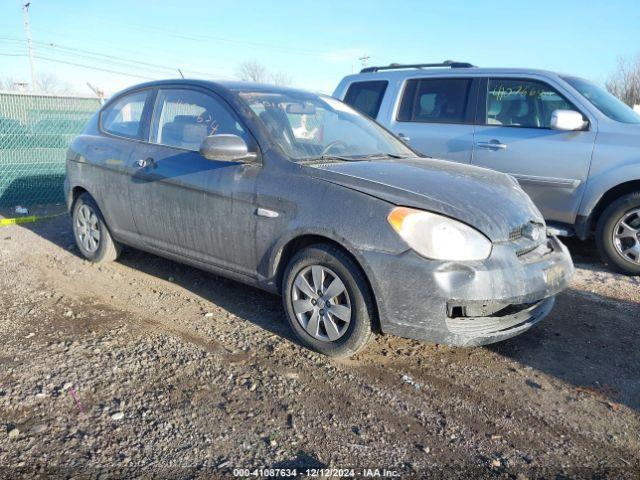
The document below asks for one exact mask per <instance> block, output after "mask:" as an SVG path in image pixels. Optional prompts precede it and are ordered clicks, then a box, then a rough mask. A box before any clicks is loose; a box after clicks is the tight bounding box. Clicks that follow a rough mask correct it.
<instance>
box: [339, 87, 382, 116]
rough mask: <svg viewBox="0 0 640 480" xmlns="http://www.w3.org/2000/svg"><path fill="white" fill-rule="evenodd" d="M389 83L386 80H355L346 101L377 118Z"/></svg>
mask: <svg viewBox="0 0 640 480" xmlns="http://www.w3.org/2000/svg"><path fill="white" fill-rule="evenodd" d="M388 84H389V82H387V81H386V80H376V81H371V82H354V83H352V84H351V85H349V89H348V90H347V94H346V95H345V97H344V103H346V104H347V105H351V106H352V107H353V108H355V109H356V110H358V111H359V112H361V113H364V114H365V115H368V116H369V117H371V118H376V117H377V116H378V112H379V111H380V105H381V104H382V99H383V98H384V93H385V92H386V91H387V85H388Z"/></svg>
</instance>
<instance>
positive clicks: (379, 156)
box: [351, 152, 409, 160]
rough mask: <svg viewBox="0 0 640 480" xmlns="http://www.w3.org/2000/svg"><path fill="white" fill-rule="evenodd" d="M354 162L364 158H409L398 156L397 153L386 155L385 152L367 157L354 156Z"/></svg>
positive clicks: (370, 154)
mask: <svg viewBox="0 0 640 480" xmlns="http://www.w3.org/2000/svg"><path fill="white" fill-rule="evenodd" d="M351 158H352V159H354V160H360V159H363V158H369V159H370V158H409V157H406V156H404V155H398V154H397V153H384V152H380V153H369V154H367V155H354V156H353V157H351Z"/></svg>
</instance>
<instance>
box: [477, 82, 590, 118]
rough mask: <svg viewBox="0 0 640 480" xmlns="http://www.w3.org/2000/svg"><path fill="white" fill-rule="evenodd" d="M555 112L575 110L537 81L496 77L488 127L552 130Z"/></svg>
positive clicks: (489, 100)
mask: <svg viewBox="0 0 640 480" xmlns="http://www.w3.org/2000/svg"><path fill="white" fill-rule="evenodd" d="M555 110H575V111H578V109H577V108H576V107H574V106H573V105H572V104H571V102H569V101H568V100H567V99H565V98H564V97H563V96H562V95H561V94H560V93H559V92H558V91H557V90H556V89H555V88H553V87H551V86H550V85H548V84H546V83H544V82H540V81H537V80H525V79H514V78H492V79H489V82H488V91H487V117H486V122H485V123H486V124H487V125H503V126H508V127H523V128H551V115H552V114H553V112H554V111H555Z"/></svg>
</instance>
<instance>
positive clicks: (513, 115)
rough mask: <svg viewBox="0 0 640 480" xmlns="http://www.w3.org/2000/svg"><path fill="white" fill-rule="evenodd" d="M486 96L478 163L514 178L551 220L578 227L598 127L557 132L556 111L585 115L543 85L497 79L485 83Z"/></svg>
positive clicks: (475, 159) (591, 125) (477, 134)
mask: <svg viewBox="0 0 640 480" xmlns="http://www.w3.org/2000/svg"><path fill="white" fill-rule="evenodd" d="M481 91H482V94H481V95H480V102H479V104H480V105H481V108H480V109H479V122H478V123H479V125H477V126H476V132H475V144H474V154H473V163H474V164H476V165H480V166H482V167H487V168H491V169H494V170H499V171H501V172H506V173H509V174H511V175H513V176H514V177H516V178H517V179H518V181H519V182H520V184H521V185H522V187H523V188H524V190H525V191H526V192H527V193H528V194H529V195H530V196H531V198H532V199H533V201H534V202H535V203H536V205H537V206H538V208H539V209H540V211H541V212H542V214H543V215H544V217H545V218H546V219H547V220H550V221H555V222H560V223H567V224H573V223H574V221H575V217H576V214H577V210H578V206H579V203H580V198H581V196H582V192H583V189H584V186H585V183H586V180H587V177H588V175H589V166H590V164H591V154H592V151H593V146H594V142H595V138H596V128H595V124H594V123H588V124H586V127H585V129H584V130H582V131H559V130H552V129H551V116H552V113H553V111H555V110H557V109H568V110H575V111H578V112H580V110H579V109H578V108H577V107H575V106H574V104H573V103H572V102H571V101H569V100H568V99H567V96H566V95H565V94H564V93H562V92H561V91H560V90H559V89H558V88H556V87H554V86H552V85H550V84H549V83H548V82H546V81H543V80H541V79H534V78H501V77H494V78H489V79H485V85H483V87H482V89H481ZM581 113H582V114H583V117H584V119H585V121H588V120H589V119H588V117H587V116H585V114H584V113H583V112H581Z"/></svg>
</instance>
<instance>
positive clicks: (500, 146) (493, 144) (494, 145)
mask: <svg viewBox="0 0 640 480" xmlns="http://www.w3.org/2000/svg"><path fill="white" fill-rule="evenodd" d="M476 147H478V148H486V149H487V150H506V149H507V146H506V145H505V144H504V143H500V141H498V140H491V141H489V142H477V143H476Z"/></svg>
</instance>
